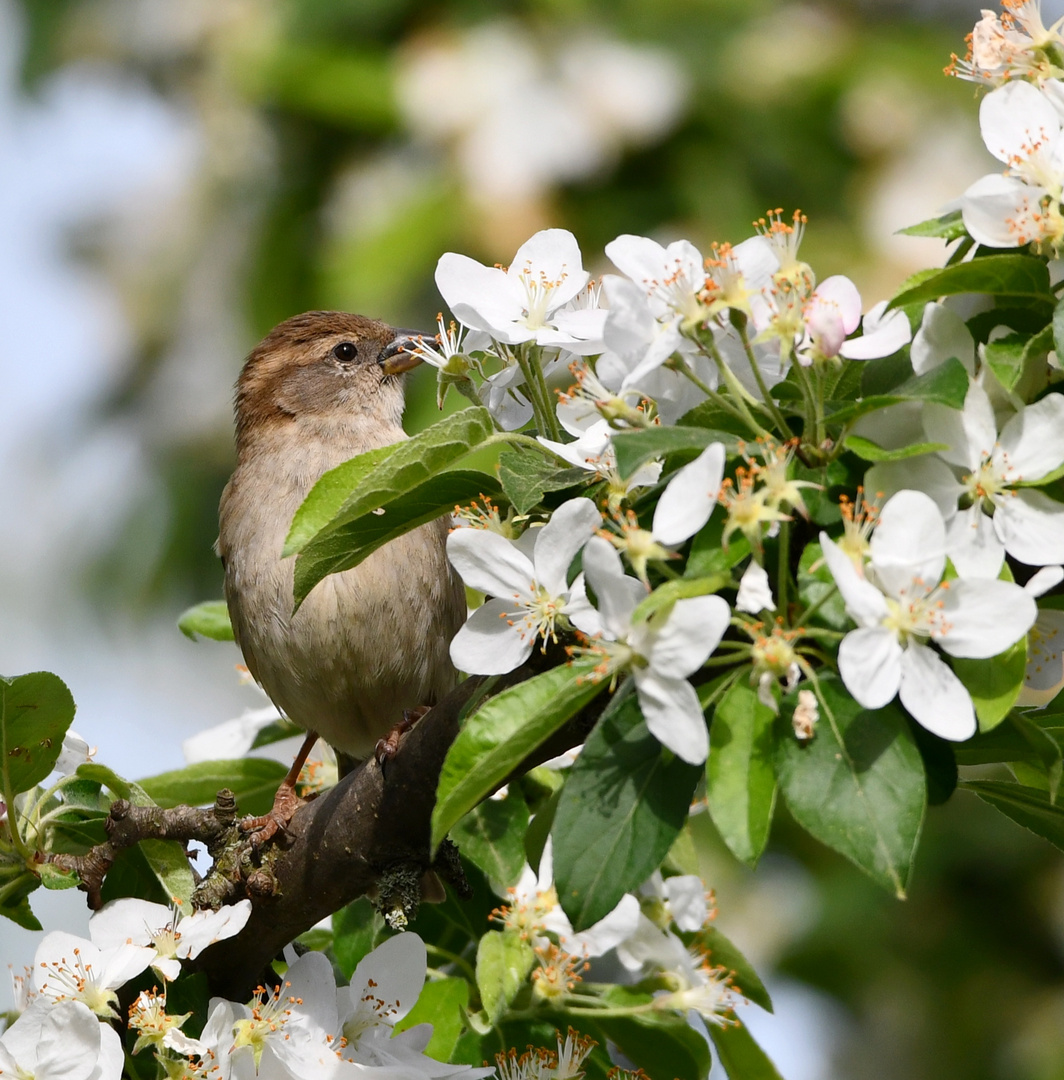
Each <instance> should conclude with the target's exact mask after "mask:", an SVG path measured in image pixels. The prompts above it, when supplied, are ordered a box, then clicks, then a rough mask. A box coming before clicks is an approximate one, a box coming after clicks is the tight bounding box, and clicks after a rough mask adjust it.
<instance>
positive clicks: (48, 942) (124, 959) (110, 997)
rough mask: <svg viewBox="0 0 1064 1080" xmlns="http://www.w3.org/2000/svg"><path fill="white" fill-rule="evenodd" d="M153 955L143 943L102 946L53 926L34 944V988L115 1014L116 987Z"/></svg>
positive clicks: (100, 1013) (106, 1015)
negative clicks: (111, 946)
mask: <svg viewBox="0 0 1064 1080" xmlns="http://www.w3.org/2000/svg"><path fill="white" fill-rule="evenodd" d="M154 958H155V950H154V949H149V948H146V947H145V946H143V945H133V944H121V945H117V946H115V947H113V948H106V949H101V948H99V947H98V946H97V945H95V944H93V942H91V941H86V940H85V939H84V938H79V937H77V936H75V935H74V934H68V933H67V932H66V931H65V930H53V931H52V932H51V933H50V934H46V935H45V936H44V938H43V939H42V941H41V943H40V944H39V945H38V946H37V952H36V954H35V955H34V958H33V988H34V990H35V991H36V992H37V994H38V995H39V996H40V997H41V998H46V999H49V1000H51V1001H80V1002H81V1003H82V1004H84V1005H87V1006H88V1007H89V1009H91V1010H92V1011H93V1012H94V1013H95V1014H96V1015H97V1016H100V1017H103V1018H104V1019H111V1018H112V1017H115V1016H117V1015H118V1012H117V1006H118V995H117V994H116V993H115V991H116V990H117V989H118V988H119V987H120V986H124V985H125V984H126V983H127V982H129V980H130V979H132V978H134V977H135V976H137V975H139V974H140V973H141V972H142V971H143V970H144V969H145V968H146V967H148V965H149V964H150V963H151V962H152V960H153V959H154Z"/></svg>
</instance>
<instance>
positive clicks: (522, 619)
mask: <svg viewBox="0 0 1064 1080" xmlns="http://www.w3.org/2000/svg"><path fill="white" fill-rule="evenodd" d="M601 521H602V515H601V514H600V513H599V511H598V510H597V509H596V508H595V504H594V503H593V502H592V501H591V500H590V499H570V500H569V501H568V502H566V503H563V504H562V505H561V506H560V507H558V509H557V510H555V511H554V513H553V515H552V516H551V519H550V521H549V522H548V523H547V524H546V525H544V526H543V528H542V529H538V530H536V532H535V534H534V547H533V550H532V555H531V557H529V556H528V555H526V554H525V553H524V552H523V551H522V550H521V549H520V547H518V546H517V545H516V544H514V543H513V542H511V541H509V540H507V539H505V538H504V537H502V536H500V535H499V534H498V533H494V532H490V531H488V530H485V529H456V530H455V531H454V532H452V533H451V535H450V536H449V537H448V538H447V557H448V558H449V559H450V560H451V564H452V565H453V566H454V568H455V569H456V570H457V571H458V573H459V574H460V575H461V577H462V580H463V581H465V583H466V584H467V585H469V586H470V587H472V588H474V589H477V590H479V591H480V592H483V593H486V594H488V596H489V597H491V599H488V600H487V601H486V602H485V603H484V604H483V605H482V606H481V607H479V608H477V610H476V611H474V612H473V614H472V615H471V616H470V617H469V619H468V621H467V622H466V624H465V626H463V627H462V629H461V630H459V631H458V633H457V634H456V635H455V638H454V640H453V641H452V642H451V659H452V660H453V662H454V665H455V667H457V668H458V669H459V670H461V671H466V672H469V673H470V674H477V675H498V674H502V673H504V672H507V671H513V669H514V668H515V667H517V666H518V665H519V664H522V663H524V661H525V660H527V659H528V657H529V656H530V655H531V653H532V649H533V647H534V646H535V643H536V641H537V640H539V639H540V638H542V639H543V640H544V641H546V640H547V639H548V638H552V637H553V636H554V634H555V632H556V624H557V622H558V620H559V619H564V618H565V617H567V616H568V614H569V611H570V608H569V604H570V592H571V590H570V586H569V585H568V583H567V581H566V574H567V572H568V570H569V565H570V563H572V561H573V559H574V558H575V557H576V553H577V552H578V551H579V550H580V549H581V548H582V547H583V546H584V544H585V543H586V542H587V540H588V539H589V538H590V537H591V536H592V534H593V533H594V531H595V530H596V529H597V528H598V526H599V525H600V523H601Z"/></svg>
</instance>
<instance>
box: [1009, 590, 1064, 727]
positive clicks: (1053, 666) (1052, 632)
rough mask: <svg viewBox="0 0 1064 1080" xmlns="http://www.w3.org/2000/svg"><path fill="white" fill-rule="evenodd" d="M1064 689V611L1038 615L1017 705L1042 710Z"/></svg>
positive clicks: (1050, 610) (1047, 610) (1046, 611)
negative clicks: (1030, 706)
mask: <svg viewBox="0 0 1064 1080" xmlns="http://www.w3.org/2000/svg"><path fill="white" fill-rule="evenodd" d="M1062 687H1064V611H1058V610H1055V609H1053V608H1047V609H1046V610H1044V611H1040V612H1039V613H1038V618H1037V619H1036V620H1035V624H1034V627H1033V628H1032V630H1031V636H1030V639H1029V641H1028V644H1027V671H1026V674H1025V675H1024V687H1023V690H1021V691H1020V696H1019V698H1018V699H1017V701H1016V704H1017V705H1020V706H1028V705H1034V706H1037V707H1038V708H1043V707H1044V706H1046V705H1048V704H1049V703H1050V702H1051V701H1052V700H1053V699H1054V698H1055V697H1056V696H1057V694H1059V693H1060V691H1061V688H1062Z"/></svg>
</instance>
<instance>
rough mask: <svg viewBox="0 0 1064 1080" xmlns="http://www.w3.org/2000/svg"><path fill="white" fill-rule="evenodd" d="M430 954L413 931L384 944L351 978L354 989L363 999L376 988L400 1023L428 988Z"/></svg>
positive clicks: (390, 1016)
mask: <svg viewBox="0 0 1064 1080" xmlns="http://www.w3.org/2000/svg"><path fill="white" fill-rule="evenodd" d="M427 966H428V954H427V953H426V952H425V943H424V942H423V941H422V940H421V938H419V937H418V936H417V934H415V933H414V932H413V931H412V930H408V931H407V932H406V933H403V934H396V936H395V937H392V938H388V939H387V940H385V941H383V942H381V944H380V945H378V946H377V947H376V948H375V949H374V950H373V952H371V953H369V955H368V956H364V957H363V958H362V959H361V960H360V961H359V963H358V966H357V967H356V968H355V970H354V973H353V974H352V976H351V990H352V992H353V993H354V994H357V995H359V997H361V996H362V995H363V994H364V993H366V991H367V988H369V987H372V993H373V995H374V997H377V998H379V999H381V1000H382V1001H384V1002H386V1003H387V1005H388V1006H389V1008H390V1009H392V1008H394V1010H395V1011H394V1013H392V1012H390V1013H389V1023H392V1024H396V1023H398V1022H399V1021H400V1020H402V1018H403V1017H404V1016H406V1014H407V1013H408V1012H410V1010H411V1009H412V1008H413V1007H414V1005H415V1003H416V1002H417V999H418V997H419V996H420V994H421V990H422V987H423V986H424V985H425V972H426V969H427Z"/></svg>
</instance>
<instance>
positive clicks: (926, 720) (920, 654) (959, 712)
mask: <svg viewBox="0 0 1064 1080" xmlns="http://www.w3.org/2000/svg"><path fill="white" fill-rule="evenodd" d="M899 696H900V698H901V703H902V705H904V706H905V709H906V711H907V712H908V713H909V715H910V716H911V717H912V718H913V719H914V720H915V721H916V722H917V723H918V724H921V725H922V726H923V727H925V728H927V730H928V731H930V732H931V733H932V734H934V735H938V736H939V737H940V738H942V739H950V740H951V741H953V742H961V741H963V740H964V739H970V738H971V737H972V736H973V735H974V734H975V728H976V723H975V709H974V708H973V707H972V699H971V697H970V696H969V695H968V691H967V690H965V688H964V684H963V683H962V682H961V681H960V679H958V678H957V676H956V675H954V674H953V671H952V670H951V669H950V667H949V665H948V664H947V663H946V662H945V661H944V660H943V659H942V658H941V657H940V656H939V655H938V653H936V652H935V650H934V649H929V648H928V647H927V646H926V645H917V644H915V643H913V644H910V645H909V647H908V648H907V649H906V650H905V655H904V656H903V657H902V661H901V688H900V690H899Z"/></svg>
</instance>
